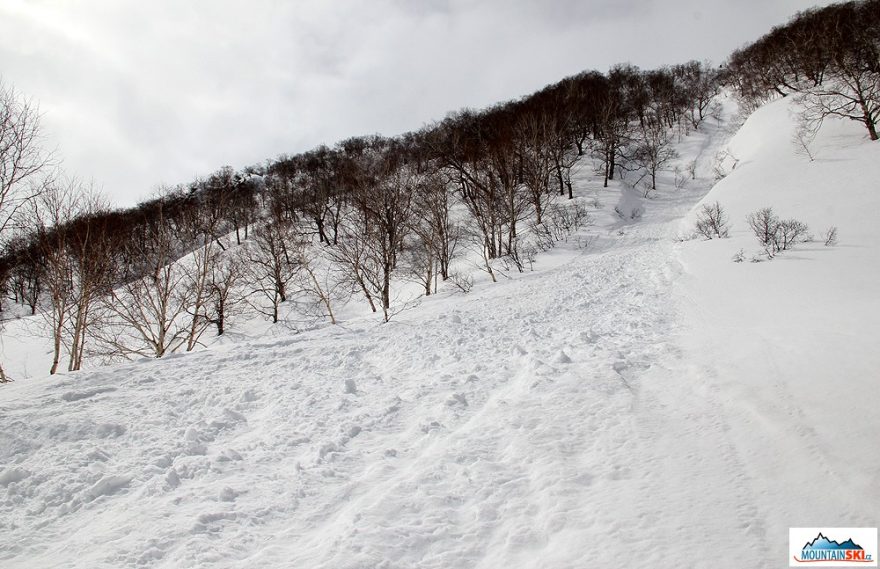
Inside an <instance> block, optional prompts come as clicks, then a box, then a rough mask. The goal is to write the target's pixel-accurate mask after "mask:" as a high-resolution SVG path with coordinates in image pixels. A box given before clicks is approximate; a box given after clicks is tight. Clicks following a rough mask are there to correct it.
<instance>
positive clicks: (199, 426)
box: [0, 102, 880, 569]
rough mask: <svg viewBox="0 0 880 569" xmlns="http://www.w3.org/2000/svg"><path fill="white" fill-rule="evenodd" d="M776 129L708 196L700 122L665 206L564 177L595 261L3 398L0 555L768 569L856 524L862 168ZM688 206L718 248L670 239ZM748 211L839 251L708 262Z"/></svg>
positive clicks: (865, 394)
mask: <svg viewBox="0 0 880 569" xmlns="http://www.w3.org/2000/svg"><path fill="white" fill-rule="evenodd" d="M791 125H792V121H791V119H790V118H789V116H788V108H787V103H786V102H777V103H773V104H771V105H768V106H767V107H766V108H764V109H761V110H759V111H758V112H756V113H755V114H754V115H753V116H752V117H750V118H749V120H748V121H747V122H746V124H745V125H744V126H743V128H742V129H741V130H740V132H739V134H738V135H737V136H736V137H735V138H734V140H732V141H731V151H732V153H733V154H734V155H735V156H736V157H737V158H738V159H739V163H738V164H737V167H736V169H735V170H733V171H732V172H731V173H730V174H729V175H728V176H727V177H726V178H724V180H722V181H721V182H720V183H719V184H717V185H716V186H715V187H714V188H713V189H712V190H711V191H709V187H710V186H711V175H712V171H713V166H714V163H713V157H714V156H715V154H716V151H717V150H719V148H720V145H721V144H722V143H723V142H724V138H725V137H724V130H723V128H719V127H713V125H709V124H707V125H705V131H704V132H703V133H701V134H697V135H694V136H692V137H690V138H688V139H686V140H685V141H684V142H683V143H682V145H681V147H680V151H681V152H682V161H683V162H687V161H689V160H691V159H693V158H696V159H697V160H698V171H699V172H700V173H701V174H702V175H703V178H702V179H700V180H697V181H696V182H694V183H692V184H691V186H690V188H689V189H685V190H681V191H676V190H674V189H672V188H671V187H668V186H667V187H666V188H665V189H662V190H661V191H660V192H658V195H657V197H656V198H654V199H651V200H640V199H639V198H637V197H636V193H635V192H632V191H630V190H627V189H626V188H624V187H621V186H615V187H612V188H609V189H608V190H601V189H600V188H598V187H597V183H596V181H595V180H592V179H590V178H589V176H588V175H587V173H586V172H585V173H584V175H583V179H582V180H581V183H580V186H579V192H580V193H581V195H592V194H595V195H596V197H598V200H599V202H601V203H602V204H603V210H602V211H601V212H597V213H596V220H597V222H596V225H595V226H594V227H593V228H591V229H590V230H589V231H590V232H591V233H593V234H595V235H596V236H597V238H596V239H595V241H594V242H593V245H592V247H590V248H587V249H579V248H577V247H576V246H574V243H575V241H572V246H571V247H570V248H568V249H566V250H557V251H554V252H553V253H551V254H549V255H548V256H546V257H542V258H541V259H542V260H539V263H538V267H537V268H538V269H539V270H538V271H537V272H535V273H531V274H526V275H525V276H523V277H522V278H516V279H510V280H507V279H502V280H501V282H499V283H497V284H494V285H493V284H488V283H487V284H484V285H481V286H479V287H477V288H476V289H475V290H474V291H473V292H472V293H471V294H469V295H440V296H438V297H436V298H433V299H431V300H426V301H425V302H423V303H422V305H421V306H420V307H418V308H417V309H415V310H411V311H408V312H404V313H401V314H399V315H398V316H397V317H396V319H395V320H393V321H392V322H391V323H389V324H387V325H382V326H377V325H376V324H375V323H374V322H371V321H367V320H363V321H362V320H350V321H348V322H345V323H343V324H342V325H340V326H336V327H328V328H324V329H320V330H315V331H313V332H309V333H305V334H300V335H286V334H279V335H278V336H276V337H274V338H271V339H263V340H257V341H249V342H243V343H239V344H230V345H222V346H216V347H214V348H212V349H210V350H206V351H203V352H199V353H195V354H190V355H186V356H171V357H168V358H164V359H163V360H161V361H145V362H138V363H132V364H128V365H122V366H116V367H112V368H106V369H103V370H98V371H92V372H83V373H78V374H70V375H66V376H62V377H60V378H52V379H48V378H47V379H39V380H31V381H20V382H17V383H16V384H12V385H11V386H6V387H4V388H3V389H0V563H2V565H3V567H83V568H85V567H89V568H94V567H127V566H150V567H241V568H244V567H310V568H311V567H327V568H334V569H336V568H348V567H350V568H355V567H357V568H368V567H369V568H373V567H385V568H397V567H400V568H410V567H437V568H441V567H442V568H446V567H482V568H497V567H511V568H513V567H553V568H563V567H592V566H609V567H670V568H671V567H688V566H691V567H767V566H782V565H784V564H785V563H786V558H787V551H788V549H787V545H788V544H787V528H788V527H789V526H811V525H828V526H858V525H876V521H877V520H876V517H875V516H876V512H877V511H880V493H878V492H877V490H876V488H877V486H878V482H880V480H878V472H880V458H878V457H877V456H876V453H872V451H873V448H874V446H875V444H874V441H875V440H876V433H877V431H878V426H880V420H878V419H877V417H876V414H873V413H872V411H873V410H875V409H876V408H877V403H878V400H877V397H878V396H877V393H878V392H880V390H878V389H876V383H877V378H878V374H877V371H876V370H877V369H878V368H880V354H878V353H877V351H876V350H875V349H872V348H873V344H874V343H875V342H876V338H877V330H878V324H880V319H878V299H877V295H876V293H875V292H874V291H875V290H876V287H875V285H874V284H875V283H876V277H877V271H878V268H877V267H878V264H877V260H878V257H877V253H878V249H877V245H876V242H877V241H878V238H880V229H875V228H874V227H872V222H871V219H870V218H871V216H872V215H876V212H878V211H880V208H878V207H877V206H878V203H877V197H876V195H875V194H876V180H877V179H880V178H878V174H880V172H878V168H880V166H878V165H880V160H878V158H880V156H878V152H880V146H877V145H876V144H871V143H867V142H864V141H863V140H862V139H861V136H860V133H859V132H858V128H857V127H855V126H853V125H831V126H829V127H828V128H826V129H825V131H824V132H823V133H822V135H821V139H820V140H819V141H817V144H818V145H820V146H821V148H820V151H819V153H818V158H817V160H816V161H815V162H812V163H811V162H809V161H808V160H807V159H806V158H802V157H800V156H797V155H796V154H795V153H794V148H793V147H792V146H791V144H790V142H789V140H788V138H789V133H790V130H791V128H792V127H791ZM707 191H709V193H708V195H706V194H707ZM700 199H704V200H707V201H710V202H714V201H715V200H719V201H721V202H722V204H723V205H725V206H726V207H727V208H728V211H729V212H730V214H731V217H732V219H733V223H734V231H733V237H732V238H731V239H727V240H718V241H708V242H706V241H699V240H691V241H685V242H682V241H680V240H679V239H678V237H679V236H680V235H682V234H684V233H689V232H691V225H692V216H693V213H692V212H691V210H692V208H693V207H694V206H695V204H696V203H697V202H698V201H699V200H700ZM636 202H641V207H643V208H644V210H645V211H644V215H643V216H642V219H641V220H640V221H632V220H630V221H626V222H624V221H621V220H620V219H619V218H617V217H616V216H614V215H613V213H612V212H613V209H614V206H615V205H618V204H624V205H626V207H632V206H633V204H634V203H636ZM767 205H771V206H774V207H775V208H776V209H777V210H778V211H779V213H780V214H782V215H784V216H786V217H797V218H801V219H803V220H804V221H806V222H807V223H810V224H811V226H812V228H813V229H814V230H816V232H818V230H821V229H824V226H826V225H836V226H838V227H839V229H840V244H839V245H838V246H837V247H834V248H825V247H823V246H822V245H821V244H804V245H801V246H800V247H798V248H797V249H795V250H794V251H787V252H785V253H783V254H782V255H780V256H778V257H777V258H776V259H774V260H773V261H770V262H763V263H755V264H752V263H748V262H746V263H733V262H731V260H730V258H731V256H732V255H733V254H734V253H735V252H736V251H738V250H739V249H740V248H744V249H745V250H746V251H747V252H751V251H752V250H757V249H758V246H757V243H755V242H754V240H753V238H752V237H751V236H750V235H749V234H748V232H747V227H746V224H745V221H744V219H743V218H744V216H745V214H746V213H747V212H749V211H752V210H754V209H757V208H758V207H762V206H767ZM689 212H691V213H689Z"/></svg>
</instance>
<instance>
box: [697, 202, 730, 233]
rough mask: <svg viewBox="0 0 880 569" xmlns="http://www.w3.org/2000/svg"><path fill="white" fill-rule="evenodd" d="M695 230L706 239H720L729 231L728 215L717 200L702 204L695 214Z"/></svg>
mask: <svg viewBox="0 0 880 569" xmlns="http://www.w3.org/2000/svg"><path fill="white" fill-rule="evenodd" d="M696 227H697V231H698V232H699V233H700V235H702V236H703V237H705V238H706V239H715V238H718V239H722V238H725V237H727V235H728V233H729V226H728V217H727V213H726V212H725V211H724V208H723V207H721V204H720V203H719V202H715V203H713V204H703V207H701V208H700V211H699V213H698V214H697V224H696Z"/></svg>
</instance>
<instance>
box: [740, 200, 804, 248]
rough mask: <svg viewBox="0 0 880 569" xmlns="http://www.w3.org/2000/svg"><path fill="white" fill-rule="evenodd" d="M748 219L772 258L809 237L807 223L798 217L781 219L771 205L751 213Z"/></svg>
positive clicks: (759, 240)
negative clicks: (797, 218)
mask: <svg viewBox="0 0 880 569" xmlns="http://www.w3.org/2000/svg"><path fill="white" fill-rule="evenodd" d="M746 221H748V223H749V227H751V228H752V232H753V233H754V234H755V238H757V240H758V243H760V244H761V247H763V249H764V252H765V253H766V254H767V257H768V258H770V259H772V258H773V257H774V256H776V254H777V253H779V252H780V251H786V250H788V249H791V248H792V247H794V246H795V245H796V244H797V243H803V242H804V241H807V240H808V239H809V233H808V231H809V228H808V227H807V224H806V223H804V222H802V221H798V220H796V219H785V220H783V219H779V217H777V216H776V214H775V213H774V212H773V208H771V207H765V208H761V209H759V210H758V211H756V212H753V213H750V214H749V215H748V217H747V218H746Z"/></svg>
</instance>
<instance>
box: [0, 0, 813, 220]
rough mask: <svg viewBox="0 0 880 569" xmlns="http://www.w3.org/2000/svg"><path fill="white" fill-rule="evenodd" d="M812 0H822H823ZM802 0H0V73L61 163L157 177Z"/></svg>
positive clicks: (626, 55) (696, 34)
mask: <svg viewBox="0 0 880 569" xmlns="http://www.w3.org/2000/svg"><path fill="white" fill-rule="evenodd" d="M824 3H827V2H824ZM802 8H803V6H802V5H801V2H800V1H799V0H777V1H775V2H767V1H758V0H744V1H741V2H735V3H734V2H729V1H721V0H674V1H668V2H660V1H651V0H618V1H615V0H580V1H577V0H559V1H555V2H546V1H544V2H541V1H533V2H526V1H504V0H488V1H482V2H478V1H475V0H430V1H423V2H407V1H406V0H377V1H360V2H357V1H343V0H340V1H338V2H326V1H322V0H307V1H299V2H280V1H272V0H263V1H252V2H247V3H245V2H237V1H232V0H223V1H217V0H213V1H212V0H201V1H190V2H174V1H171V0H154V1H153V2H133V1H120V0H77V1H72V0H70V1H65V0H40V1H34V0H30V1H25V0H4V2H3V3H2V4H0V60H2V61H3V62H4V68H3V73H4V79H5V80H6V81H7V82H10V83H13V84H15V85H16V87H17V88H18V89H19V90H20V91H23V92H26V93H29V94H30V95H32V96H33V97H35V98H36V99H38V100H39V101H40V102H41V105H42V110H43V111H44V112H45V119H44V121H45V123H44V124H45V126H46V130H47V134H48V135H49V137H50V138H51V139H52V140H53V141H54V142H55V143H56V144H57V146H58V147H59V150H60V153H61V154H62V155H63V156H64V157H65V167H66V168H67V170H69V171H70V172H71V173H73V174H77V175H79V176H81V177H85V178H94V180H95V181H96V182H97V183H98V184H99V185H103V187H104V189H105V191H106V192H107V193H108V194H110V195H111V196H112V197H113V198H114V200H115V201H116V202H118V203H120V204H131V203H133V202H134V201H136V200H137V199H140V198H143V197H144V196H146V195H147V194H148V193H149V192H150V190H151V188H152V187H154V186H156V185H157V184H159V183H160V182H165V183H176V182H185V181H188V180H189V179H191V178H192V177H193V176H195V175H199V174H207V173H209V172H211V171H212V170H214V169H216V168H218V167H220V166H222V165H224V164H231V165H233V166H237V167H240V166H244V165H247V164H250V163H254V162H260V161H262V160H264V159H266V158H269V157H272V156H275V155H277V154H280V153H284V152H295V151H298V150H304V149H306V148H309V147H311V146H314V145H316V144H318V143H321V142H327V143H332V142H334V141H336V140H338V139H341V138H344V137H347V136H351V135H355V134H362V133H369V132H382V133H386V134H394V133H397V132H401V131H404V130H408V129H414V128H418V127H419V126H421V125H422V124H423V123H424V122H427V121H430V120H431V119H439V118H442V117H443V116H444V114H445V113H446V112H447V111H450V110H454V109H457V108H460V107H462V106H475V107H479V106H484V105H487V104H491V103H493V102H496V101H499V100H504V99H509V98H514V97H518V96H521V95H524V94H526V93H528V92H530V91H533V90H535V89H537V88H540V87H541V86H543V85H545V84H547V83H549V82H552V81H555V80H558V79H560V78H562V77H563V76H564V75H568V74H572V73H576V72H578V71H580V70H583V69H592V68H596V69H600V70H605V69H607V68H608V67H609V66H610V65H611V64H613V63H616V62H621V61H630V62H632V63H635V64H637V65H640V66H642V67H652V66H656V65H660V64H663V63H675V62H680V61H684V60H688V59H705V58H710V59H713V60H715V61H720V60H722V59H723V58H724V57H725V56H726V55H727V54H728V53H729V51H730V50H731V49H733V48H735V47H737V46H739V45H741V44H743V43H745V42H746V41H749V40H751V39H755V38H756V37H757V36H759V35H760V34H762V33H764V32H765V31H767V30H769V28H770V26H771V25H774V24H777V23H782V22H783V21H785V19H786V18H787V17H788V16H790V15H791V14H793V13H794V12H795V11H796V10H798V9H802Z"/></svg>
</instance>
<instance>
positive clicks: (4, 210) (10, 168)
mask: <svg viewBox="0 0 880 569" xmlns="http://www.w3.org/2000/svg"><path fill="white" fill-rule="evenodd" d="M51 161H52V157H51V155H50V154H49V153H47V152H45V150H44V149H43V147H42V146H41V140H40V113H39V109H38V108H37V106H36V105H35V104H34V103H33V102H32V101H30V100H29V99H26V98H24V97H22V96H21V95H20V94H19V93H17V92H16V91H15V89H14V88H13V87H12V86H11V85H7V84H5V83H3V82H2V80H0V246H2V245H4V244H5V243H6V241H7V239H8V238H9V232H10V231H11V230H13V229H14V226H15V225H16V223H18V222H19V221H21V219H20V216H19V214H20V213H21V211H22V209H23V208H24V207H25V206H26V205H27V204H28V203H29V202H30V201H31V200H32V199H34V197H36V195H38V194H39V193H40V191H41V190H42V184H41V183H40V182H41V180H40V178H41V177H42V175H43V174H45V173H46V172H47V171H48V170H49V169H50V167H51ZM6 381H8V378H7V376H6V373H5V372H4V371H3V366H2V363H0V383H5V382H6Z"/></svg>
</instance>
